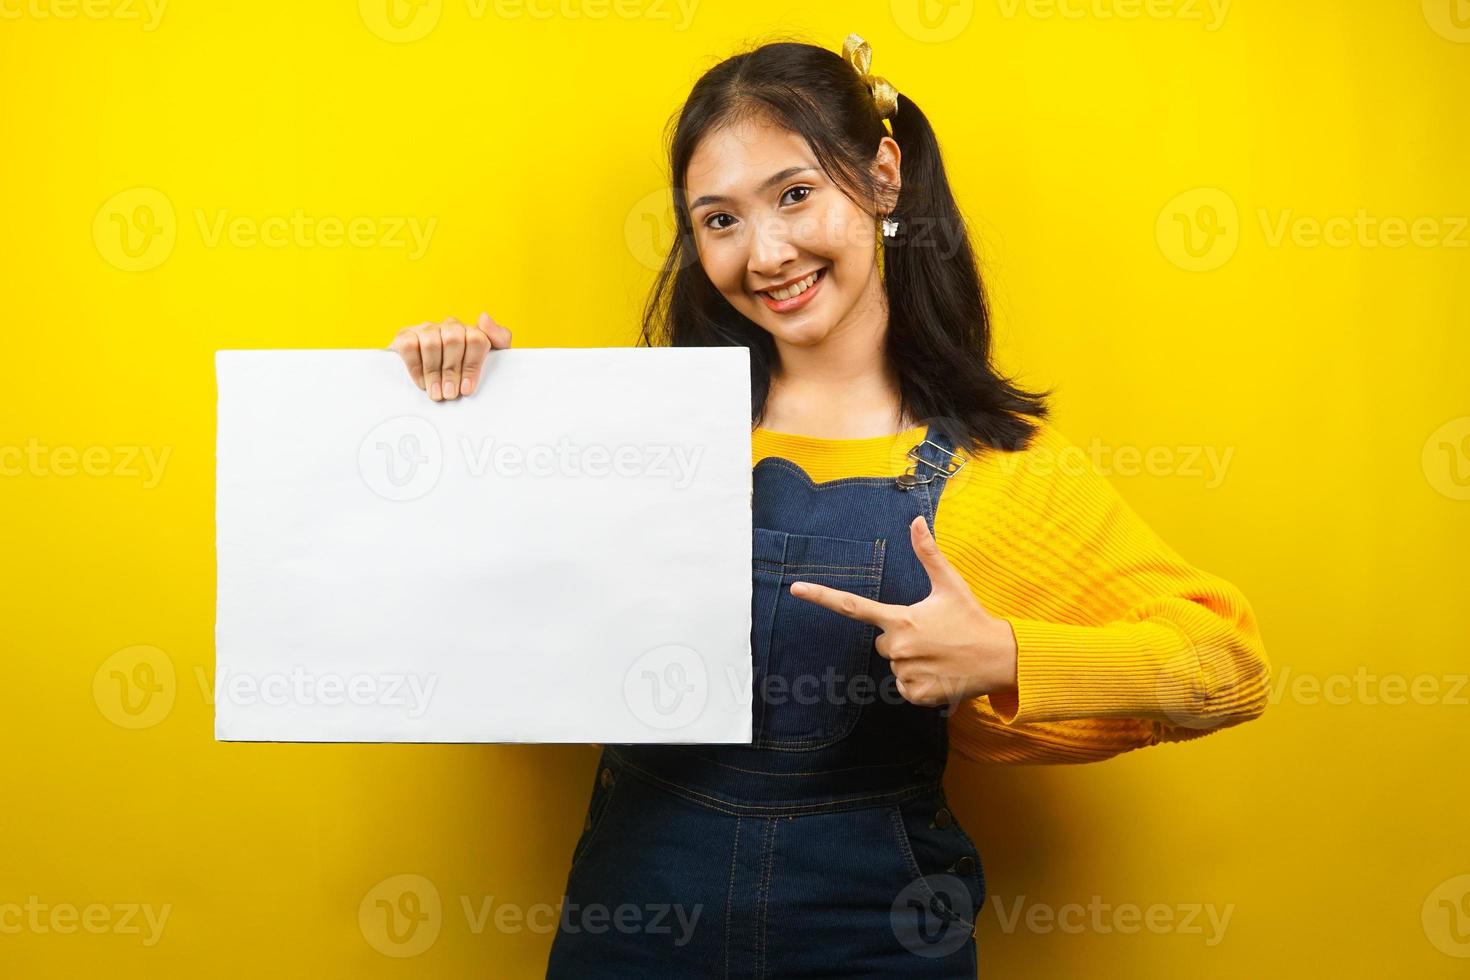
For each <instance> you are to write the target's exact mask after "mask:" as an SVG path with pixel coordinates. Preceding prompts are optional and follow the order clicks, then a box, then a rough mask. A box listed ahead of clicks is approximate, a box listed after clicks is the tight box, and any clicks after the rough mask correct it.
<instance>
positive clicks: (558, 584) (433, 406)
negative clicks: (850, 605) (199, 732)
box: [215, 347, 751, 744]
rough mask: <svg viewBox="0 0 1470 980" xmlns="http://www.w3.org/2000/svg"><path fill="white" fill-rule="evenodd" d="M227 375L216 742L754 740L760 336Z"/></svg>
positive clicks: (333, 355) (230, 366)
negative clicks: (423, 383) (435, 368)
mask: <svg viewBox="0 0 1470 980" xmlns="http://www.w3.org/2000/svg"><path fill="white" fill-rule="evenodd" d="M215 373H216V377H217V380H218V384H219V429H218V446H217V458H216V461H217V487H216V490H217V497H216V521H217V539H216V545H217V551H218V575H219V577H218V588H219V594H218V618H217V621H216V626H215V647H216V676H215V737H216V738H218V739H221V740H237V741H286V742H601V743H607V742H684V743H693V742H701V743H702V742H708V743H715V742H725V743H746V744H749V742H750V741H751V652H750V610H751V601H750V600H751V573H750V561H751V510H750V504H751V466H750V365H749V359H748V353H747V352H746V350H745V349H744V348H738V347H719V348H716V347H708V348H705V347H701V348H687V347H686V348H636V347H627V348H610V349H603V348H598V349H569V348H552V349H547V348H540V349H526V350H514V349H512V350H502V351H492V352H491V353H490V355H489V360H488V365H487V368H486V370H485V373H484V377H483V379H482V381H481V383H480V386H479V389H478V390H477V391H476V392H475V394H474V395H472V396H470V397H468V398H460V399H458V400H456V401H452V402H433V401H430V400H429V398H428V396H427V395H426V394H425V393H424V392H422V391H420V390H419V389H418V388H417V387H415V386H414V384H413V382H412V381H411V380H410V379H409V376H408V372H407V371H406V370H405V368H404V366H403V362H402V361H401V360H400V359H399V357H398V355H397V354H395V353H394V352H392V351H389V350H256V351H224V350H222V351H218V352H217V353H216V356H215Z"/></svg>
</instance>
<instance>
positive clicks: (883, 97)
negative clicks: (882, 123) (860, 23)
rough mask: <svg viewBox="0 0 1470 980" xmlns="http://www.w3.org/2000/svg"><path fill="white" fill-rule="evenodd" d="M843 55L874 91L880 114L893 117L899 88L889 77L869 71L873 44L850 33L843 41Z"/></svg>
mask: <svg viewBox="0 0 1470 980" xmlns="http://www.w3.org/2000/svg"><path fill="white" fill-rule="evenodd" d="M842 57H843V59H844V60H845V61H846V62H847V63H848V64H850V65H852V67H853V69H854V70H856V71H857V73H858V74H859V75H861V76H862V77H863V81H864V82H866V83H867V85H868V90H869V91H871V92H872V93H873V102H874V104H875V105H877V107H878V115H880V116H882V117H883V118H884V119H892V118H893V116H894V114H895V113H897V112H898V89H896V88H894V87H893V86H892V85H890V84H888V79H886V78H883V77H882V76H880V75H874V74H871V73H869V71H868V67H869V66H870V65H871V64H872V63H873V46H872V45H871V44H869V43H868V42H867V41H864V40H863V39H862V38H861V37H860V36H858V35H857V34H849V35H847V40H845V41H843V42H842Z"/></svg>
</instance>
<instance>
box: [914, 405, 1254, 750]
mask: <svg viewBox="0 0 1470 980" xmlns="http://www.w3.org/2000/svg"><path fill="white" fill-rule="evenodd" d="M1008 455H1009V456H1010V457H1011V458H1009V459H1002V460H1001V461H999V462H997V461H993V460H992V461H991V462H990V464H989V465H984V463H983V461H982V465H981V466H980V468H979V475H978V476H977V477H976V481H975V483H974V485H972V486H970V487H969V488H967V489H968V490H969V492H968V493H967V494H966V496H967V497H968V498H969V500H968V501H960V500H956V501H954V503H955V504H957V505H958V506H953V507H950V509H949V510H947V511H944V519H943V520H937V521H936V525H937V531H938V536H937V537H938V541H939V543H940V547H941V550H944V551H945V552H946V554H947V555H949V556H950V557H951V560H952V561H953V562H954V563H955V564H956V567H957V568H958V569H959V570H960V571H961V574H962V575H964V576H965V578H966V580H967V581H968V582H969V583H970V585H971V588H972V590H973V591H974V592H975V593H976V595H977V597H978V598H979V599H980V600H981V601H982V603H983V604H984V605H985V606H986V608H987V609H988V610H989V611H990V612H991V613H992V614H993V615H996V616H999V617H1001V618H1002V619H1005V620H1007V621H1009V622H1010V624H1011V627H1012V629H1013V630H1014V632H1015V636H1016V646H1017V681H1018V683H1017V689H1016V692H1015V693H1014V694H1013V695H1011V696H1007V697H1001V696H998V695H997V696H992V697H990V698H978V699H975V700H974V701H971V702H966V703H962V704H960V705H957V706H956V709H955V711H954V713H953V715H952V717H951V721H950V732H951V740H952V743H953V744H954V746H955V748H956V751H958V752H959V753H961V754H962V755H965V756H966V757H968V758H972V759H976V760H978V761H990V762H994V761H1004V762H1085V761H1093V760H1096V759H1100V758H1107V757H1109V756H1112V755H1116V754H1118V753H1119V752H1122V751H1127V750H1129V749H1133V748H1139V747H1142V746H1145V745H1152V744H1156V743H1158V742H1167V741H1183V740H1186V739H1191V738H1197V737H1200V736H1202V735H1205V734H1208V733H1210V732H1212V731H1218V730H1220V729H1222V728H1226V727H1229V726H1232V725H1236V724H1239V723H1241V722H1243V721H1247V720H1249V719H1252V718H1255V717H1258V716H1259V715H1260V714H1261V713H1262V712H1263V711H1264V710H1265V708H1266V704H1267V699H1268V691H1269V685H1268V679H1269V665H1268V662H1267V659H1266V654H1265V650H1264V647H1263V645H1262V641H1261V636H1260V632H1259V629H1258V627H1257V624H1256V620H1255V616H1254V613H1253V612H1252V610H1251V607H1250V604H1249V603H1248V602H1247V600H1246V598H1245V596H1244V595H1243V594H1242V593H1241V592H1240V590H1239V589H1237V588H1236V587H1235V586H1233V585H1231V584H1230V583H1229V582H1226V581H1224V580H1223V579H1221V578H1219V577H1217V576H1214V575H1211V574H1209V573H1207V572H1204V571H1202V570H1200V569H1198V568H1195V567H1193V566H1192V565H1190V564H1189V563H1188V562H1186V561H1185V560H1184V559H1183V558H1182V557H1180V555H1179V554H1177V553H1176V552H1175V551H1174V550H1173V549H1171V548H1170V547H1169V546H1168V545H1167V544H1165V543H1164V542H1163V541H1162V540H1160V539H1159V537H1158V536H1157V535H1156V534H1155V533H1154V532H1153V531H1152V529H1150V528H1149V527H1148V525H1147V524H1145V523H1144V522H1143V520H1142V519H1141V518H1140V517H1139V516H1138V514H1137V513H1135V512H1134V511H1133V510H1132V508H1130V507H1129V506H1128V504H1127V503H1126V502H1125V501H1124V500H1123V499H1122V498H1121V497H1120V496H1119V495H1118V493H1117V491H1116V490H1115V489H1114V488H1113V486H1112V484H1111V483H1110V482H1109V481H1108V480H1107V479H1106V478H1105V477H1103V476H1101V475H1099V474H1097V473H1096V472H1095V471H1094V470H1093V469H1092V468H1091V467H1089V466H1087V465H1085V457H1084V456H1083V455H1082V451H1081V450H1080V449H1079V448H1077V447H1076V446H1074V445H1073V444H1072V443H1071V442H1070V441H1069V440H1067V439H1066V438H1065V437H1064V436H1062V435H1061V434H1060V433H1059V432H1057V430H1056V429H1055V428H1053V427H1052V426H1050V425H1049V424H1047V423H1044V422H1043V423H1041V427H1040V429H1039V431H1038V432H1037V433H1036V436H1035V437H1034V438H1033V441H1032V444H1031V446H1030V447H1029V448H1028V449H1026V450H1023V451H1022V452H1020V453H1015V454H1008ZM941 502H942V506H946V507H949V506H950V505H949V504H946V503H944V498H943V497H941ZM982 502H983V503H984V505H985V507H984V510H983V511H980V510H979V509H978V508H977V506H976V505H978V504H980V503H982ZM946 537H947V538H948V541H946ZM951 553H952V554H951ZM972 576H973V577H972Z"/></svg>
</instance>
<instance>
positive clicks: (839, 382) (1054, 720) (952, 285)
mask: <svg viewBox="0 0 1470 980" xmlns="http://www.w3.org/2000/svg"><path fill="white" fill-rule="evenodd" d="M869 57H870V51H869V49H868V47H867V45H866V44H865V43H863V42H862V40H861V39H860V38H858V37H857V36H856V35H852V36H849V38H848V39H847V42H846V44H845V45H844V50H843V54H842V55H841V56H839V55H837V54H836V53H834V52H831V51H828V50H825V49H823V48H820V47H816V46H812V45H806V44H790V43H781V44H767V45H764V46H762V47H760V48H758V49H756V50H754V51H750V52H748V53H745V54H741V55H738V56H736V57H732V58H730V59H728V60H726V61H724V62H722V63H721V64H719V65H717V66H715V67H714V68H712V69H711V70H710V71H709V72H707V73H706V74H705V75H704V76H703V77H702V78H700V79H699V81H698V82H697V83H696V84H695V86H694V89H693V91H692V92H691V94H690V96H689V98H688V100H687V102H686V103H685V105H684V107H683V109H682V111H681V112H680V114H679V117H678V121H677V127H676V129H675V130H674V133H673V138H672V146H671V171H672V173H671V186H672V188H673V206H674V213H675V215H676V220H677V225H678V235H677V241H676V243H675V245H674V247H673V251H672V253H671V254H670V255H669V256H668V259H667V261H666V263H665V264H664V267H663V270H662V272H661V274H660V276H659V277H658V280H657V284H656V286H655V290H654V294H653V296H652V298H651V299H650V302H649V304H648V307H647V310H646V311H645V319H644V337H643V341H644V342H645V343H647V344H649V345H654V344H673V345H734V344H738V345H740V346H743V347H746V348H748V349H749V351H750V360H751V377H752V395H753V398H752V405H751V414H752V422H753V425H754V431H753V435H752V442H753V448H754V452H753V458H752V463H753V465H754V496H753V500H752V506H753V510H754V514H753V516H754V525H755V531H754V538H753V541H752V548H753V565H752V575H753V587H754V601H753V610H752V621H753V627H752V633H751V647H752V651H753V655H754V661H755V663H754V682H755V696H754V698H753V711H754V717H753V730H754V739H753V743H752V744H751V745H748V746H746V745H692V746H691V745H608V746H604V747H603V753H602V759H601V762H600V764H599V766H598V772H597V777H596V780H595V782H594V784H593V786H592V790H591V801H590V804H589V806H588V810H587V819H586V824H585V829H584V831H583V833H582V835H581V837H580V839H579V840H578V841H577V843H576V846H575V848H574V850H573V854H572V862H571V868H570V873H569V876H568V879H567V885H566V895H565V898H564V902H563V909H562V919H561V923H560V929H559V930H558V934H557V936H556V938H555V941H554V943H553V946H552V950H551V956H550V962H549V966H548V976H553V977H647V976H680V977H684V976H711V977H808V976H810V977H816V976H823V977H830V976H854V977H857V976H863V977H872V976H895V977H897V976H902V977H946V978H948V977H973V976H975V974H976V951H975V941H974V937H973V929H974V922H975V916H976V914H977V913H978V911H979V909H980V907H981V904H982V902H983V901H984V898H985V884H984V877H983V870H982V868H981V863H980V856H979V854H977V853H976V850H975V846H974V843H973V842H972V841H971V839H970V837H969V836H968V835H967V834H966V833H965V831H964V830H963V829H962V827H961V826H960V823H959V822H958V821H957V820H956V819H955V815H954V813H953V812H951V810H950V809H949V808H948V806H947V803H946V800H945V794H944V790H943V786H942V777H943V773H944V767H945V761H946V756H947V753H948V748H949V745H950V742H951V736H953V742H954V744H955V746H956V749H957V750H958V751H960V752H962V753H963V754H965V755H966V756H967V757H969V758H973V759H980V760H987V761H1003V762H1082V761H1089V760H1094V759H1102V758H1107V757H1109V756H1112V755H1116V754H1117V753H1119V752H1122V751H1125V750H1128V749H1132V748H1137V747H1140V746H1144V745H1151V744H1154V743H1157V742H1160V741H1169V740H1181V739H1186V738H1192V737H1196V736H1199V735H1202V734H1204V733H1206V732H1209V731H1212V730H1218V729H1220V728H1223V727H1226V726H1229V725H1233V724H1236V723H1238V722H1241V721H1244V720H1247V719H1249V718H1254V717H1256V716H1257V715H1259V714H1260V713H1261V712H1262V710H1264V706H1265V699H1266V677H1267V664H1266V660H1265V655H1264V652H1263V650H1262V646H1261V641H1260V636H1259V632H1258V630H1257V628H1256V624H1255V620H1254V617H1253V615H1252V612H1251V610H1250V607H1249V605H1248V603H1247V602H1246V600H1245V598H1244V596H1242V595H1241V593H1240V592H1239V591H1238V590H1237V589H1235V588H1234V587H1233V586H1231V585H1230V584H1229V583H1227V582H1225V581H1223V580H1221V579H1219V578H1216V577H1214V576H1211V575H1209V574H1208V573H1205V572H1203V571H1200V570H1198V569H1196V568H1193V567H1192V566H1190V565H1189V564H1187V563H1186V562H1184V561H1183V560H1182V559H1181V558H1180V556H1179V555H1177V554H1176V553H1175V552H1174V551H1173V550H1171V549H1170V548H1169V547H1168V546H1167V545H1166V544H1164V543H1163V542H1162V541H1160V540H1159V539H1158V538H1157V537H1156V536H1155V535H1154V534H1153V533H1152V532H1151V531H1150V529H1149V528H1148V527H1147V526H1146V525H1145V524H1144V523H1143V522H1142V521H1141V520H1140V519H1139V518H1138V516H1137V515H1136V514H1135V513H1134V512H1133V511H1132V510H1131V509H1130V508H1129V507H1128V506H1127V505H1126V504H1125V503H1124V502H1123V501H1122V500H1121V498H1120V497H1119V496H1118V495H1117V494H1116V493H1115V492H1114V490H1113V489H1112V487H1111V485H1110V484H1109V483H1108V482H1107V481H1106V480H1105V479H1103V478H1102V477H1101V476H1099V475H1097V474H1096V473H1093V472H1091V471H1090V470H1088V469H1087V468H1086V467H1085V466H1079V465H1076V464H1077V463H1078V461H1079V460H1080V456H1081V454H1080V451H1079V450H1078V448H1077V447H1076V446H1074V445H1072V444H1071V443H1070V442H1069V441H1068V440H1066V439H1065V438H1064V437H1063V436H1062V435H1061V434H1060V433H1059V432H1057V431H1056V430H1055V428H1053V427H1052V426H1051V425H1050V424H1049V423H1047V422H1046V421H1045V419H1046V415H1047V409H1046V406H1045V403H1044V401H1043V397H1042V395H1041V394H1036V393H1031V392H1027V391H1024V390H1022V389H1020V388H1018V387H1016V386H1015V385H1013V384H1011V383H1010V382H1009V381H1008V380H1006V379H1005V378H1003V377H1001V376H1000V375H999V374H997V372H996V371H995V369H994V368H993V366H992V364H991V352H990V321H989V317H988V315H987V310H986V304H985V300H984V296H983V293H982V290H981V284H980V280H979V276H978V273H977V269H976V264H975V260H974V256H973V254H972V252H971V249H970V245H969V242H968V238H967V235H966V231H965V225H964V221H963V219H962V217H961V215H960V212H959V210H958V208H957V206H956V204H955V200H954V197H953V195H952V194H951V191H950V187H949V183H948V180H947V179H946V176H945V171H944V167H943V164H942V162H941V159H940V152H939V144H938V142H937V140H936V138H935V134H934V131H933V130H932V129H931V128H930V126H929V122H928V120H927V119H925V117H924V115H923V113H922V112H920V111H919V107H918V106H917V105H915V104H914V102H913V101H912V100H911V99H909V98H908V97H906V96H903V95H900V94H898V93H897V92H896V91H895V90H894V88H893V87H892V86H891V85H889V84H888V83H887V82H886V81H884V80H883V79H881V78H878V77H875V76H872V75H870V74H868V64H869V61H868V59H869ZM885 120H887V121H888V123H889V124H891V127H892V130H891V132H890V131H889V129H888V128H887V127H886V126H885ZM510 342H511V338H510V333H509V331H507V330H506V329H505V328H503V327H501V326H500V325H498V324H497V323H495V322H494V321H493V320H492V319H491V318H490V317H489V316H488V315H484V314H482V315H481V317H480V319H479V321H478V322H477V323H476V324H475V325H474V326H466V325H464V324H462V323H460V322H458V321H456V320H449V321H446V322H444V323H432V324H421V325H419V326H416V327H410V328H405V329H404V330H403V331H401V332H400V333H399V334H398V336H397V337H396V338H395V340H394V342H393V345H392V346H393V347H394V349H396V350H398V351H399V353H400V354H401V355H402V356H403V357H404V360H405V361H406V363H407V365H408V368H409V371H410V374H411V375H412V377H413V379H414V381H415V382H416V383H417V384H418V385H419V386H420V387H421V388H424V389H425V390H426V391H427V392H428V394H429V397H430V398H432V399H435V400H439V399H443V398H447V399H454V398H456V397H461V396H464V395H469V394H472V393H473V392H474V390H475V386H476V384H477V383H478V380H479V376H480V371H481V367H482V366H483V364H484V360H485V357H486V355H487V352H488V351H489V350H490V349H492V348H505V347H509V346H510Z"/></svg>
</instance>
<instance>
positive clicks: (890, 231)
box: [883, 218, 898, 238]
mask: <svg viewBox="0 0 1470 980" xmlns="http://www.w3.org/2000/svg"><path fill="white" fill-rule="evenodd" d="M897 234H898V222H897V221H892V220H890V219H888V218H884V219H883V237H884V238H893V237H894V236H896V235H897Z"/></svg>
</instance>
